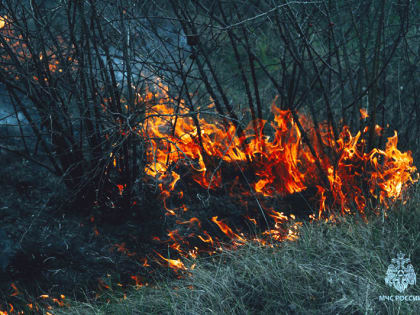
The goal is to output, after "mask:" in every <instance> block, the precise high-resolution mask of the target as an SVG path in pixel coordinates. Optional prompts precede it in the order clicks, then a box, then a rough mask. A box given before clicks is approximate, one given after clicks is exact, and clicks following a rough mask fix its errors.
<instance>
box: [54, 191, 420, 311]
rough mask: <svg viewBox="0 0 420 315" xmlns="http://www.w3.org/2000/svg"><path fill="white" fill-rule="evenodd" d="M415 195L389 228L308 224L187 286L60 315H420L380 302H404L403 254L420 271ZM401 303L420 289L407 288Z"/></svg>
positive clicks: (356, 222)
mask: <svg viewBox="0 0 420 315" xmlns="http://www.w3.org/2000/svg"><path fill="white" fill-rule="evenodd" d="M416 189H417V192H413V193H414V196H412V198H410V199H409V201H408V202H407V204H406V205H398V206H396V207H395V208H394V209H392V211H391V212H390V213H389V216H388V217H387V218H386V219H385V220H383V218H382V217H372V218H369V223H366V222H364V221H363V220H361V219H360V218H356V217H345V218H341V221H340V223H338V224H330V223H322V222H316V223H312V224H309V223H306V224H304V225H303V226H302V228H301V229H300V237H299V239H298V240H297V241H295V242H284V243H283V244H281V245H280V246H279V247H275V248H267V247H261V246H259V245H255V244H250V243H249V244H247V245H245V246H244V247H241V248H240V249H238V250H234V251H229V250H227V251H223V253H221V254H220V255H217V256H214V257H210V258H207V259H199V260H197V261H195V263H196V267H195V269H194V270H192V271H191V276H187V277H186V278H185V279H182V280H176V281H174V280H173V281H164V282H158V283H155V284H153V285H151V286H150V287H141V288H138V289H137V290H135V289H132V290H130V291H129V292H127V294H126V298H124V297H123V293H122V292H118V290H117V292H109V293H105V294H104V295H103V296H102V297H101V298H100V302H99V303H98V302H95V303H92V304H90V303H77V302H76V303H74V304H73V303H72V304H71V308H70V309H68V310H67V309H66V310H63V311H62V314H86V313H89V314H204V313H209V314H210V313H213V314H256V313H259V314H285V313H288V314H296V313H297V314H302V313H304V314H312V313H313V314H319V313H326V314H337V313H338V314H342V313H346V314H417V313H418V312H419V310H420V303H419V302H418V301H417V302H391V301H384V302H381V301H379V297H380V296H384V295H400V293H399V292H398V291H396V290H395V289H394V288H391V287H389V286H387V285H386V284H385V281H384V279H385V275H386V271H387V268H388V266H389V264H390V263H391V258H394V257H396V255H397V253H399V252H400V251H401V252H403V253H405V254H406V255H407V256H408V257H410V259H411V264H412V265H413V266H419V264H420V261H419V257H420V246H419V235H418V233H417V232H418V231H417V226H418V225H419V223H420V211H419V209H420V195H419V191H418V185H417V188H416ZM417 269H418V267H417ZM402 295H414V296H415V295H420V289H419V287H418V285H416V286H409V288H408V289H407V290H406V291H405V292H404V293H403V294H402ZM58 314H60V312H59V313H58Z"/></svg>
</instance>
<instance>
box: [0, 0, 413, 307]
mask: <svg viewBox="0 0 420 315" xmlns="http://www.w3.org/2000/svg"><path fill="white" fill-rule="evenodd" d="M419 17H420V7H419V5H418V4H417V3H416V1H409V0H398V1H386V0H375V1H371V0H365V1H359V0H357V1H356V0H355V1H339V0H336V1H332V0H321V1H265V0H264V1H240V0H235V1H223V0H208V1H188V0H170V1H140V0H117V1H115V0H105V1H95V0H76V1H73V0H72V1H71V0H61V1H46V0H43V1H40V0H39V1H38V0H31V1H29V0H25V1H17V0H4V1H1V2H0V156H1V159H2V166H3V167H2V169H1V170H0V186H1V187H2V192H3V195H4V197H3V198H2V200H1V201H0V220H1V223H0V292H1V297H2V301H4V303H3V304H0V309H1V310H3V309H5V310H9V312H10V313H12V311H10V307H11V306H12V307H13V305H15V306H19V308H20V309H22V310H26V311H39V310H40V309H41V308H42V307H45V306H46V305H47V304H48V303H49V304H53V305H55V306H63V305H64V304H66V303H65V302H64V301H65V298H63V297H61V298H60V299H58V296H60V294H63V295H70V296H71V297H74V298H78V299H90V298H92V297H95V296H96V297H98V296H99V295H101V294H103V292H104V291H107V290H109V289H110V288H114V289H115V288H116V286H117V287H119V288H123V289H126V288H127V286H128V285H135V286H137V287H138V288H139V287H142V286H144V285H145V284H146V283H154V282H157V281H161V280H162V279H165V278H168V277H169V278H174V277H178V278H179V277H188V275H189V274H190V272H193V271H192V270H193V268H194V267H193V266H195V264H194V259H197V257H198V256H204V257H211V256H213V255H215V254H216V253H218V252H219V251H222V247H224V245H226V246H227V247H228V248H234V249H235V248H238V247H242V246H244V244H245V243H249V242H257V243H259V244H260V245H262V246H266V247H273V246H274V247H276V246H281V245H279V244H281V241H284V240H287V241H289V240H296V239H298V238H299V235H298V230H299V228H300V227H301V226H302V225H305V224H306V222H309V221H311V222H312V221H316V220H319V221H329V222H334V223H335V222H340V221H341V220H342V216H345V215H353V216H356V217H360V218H362V219H363V220H365V221H369V219H370V218H371V217H374V216H376V215H381V216H382V217H383V218H385V217H387V216H388V210H389V209H392V208H393V207H395V204H402V203H405V202H406V200H407V198H408V196H410V195H413V192H412V191H411V190H410V187H411V186H412V184H414V183H415V182H416V181H417V180H418V173H417V169H416V167H415V166H414V165H415V164H416V163H415V162H418V161H419V158H420V151H419V150H418V147H419V145H420V143H419V139H420V104H419V98H418V93H419V91H418V87H419V86H420V76H419V63H420V48H419V47H420V18H419ZM396 131H397V132H396ZM397 145H398V148H397ZM410 150H411V151H410ZM416 200H417V199H416ZM413 208H415V207H414V206H413ZM302 222H303V223H302ZM308 233H309V232H308ZM408 239H409V237H408ZM225 243H226V244H225ZM273 244H276V245H273ZM391 250H393V249H391ZM407 250H410V249H409V248H407ZM416 250H417V253H418V249H416ZM243 251H245V250H242V251H241V252H243ZM250 251H253V249H250ZM383 251H385V250H384V249H383ZM413 251H414V249H413ZM382 254H383V255H385V254H384V253H382ZM250 255H251V254H250ZM250 257H252V256H250ZM276 257H277V256H276ZM181 258H182V259H187V260H188V262H189V263H190V264H188V263H186V262H185V263H184V261H183V260H181ZM276 259H277V258H276ZM314 259H315V258H314ZM227 260H229V258H228V259H227ZM162 267H163V268H162ZM210 269H211V268H210ZM244 281H245V280H244ZM245 282H246V281H245ZM188 285H190V284H188ZM241 285H244V286H246V284H244V283H242V284H241ZM78 287H81V288H82V289H78ZM257 287H258V286H257ZM254 288H255V287H254ZM258 290H259V289H258ZM297 291H299V290H297ZM182 292H183V291H182ZM301 293H302V292H300V291H299V294H301ZM41 294H48V295H49V297H48V298H45V299H42V298H41V299H39V298H34V297H37V296H40V295H41ZM258 294H261V292H259V293H258ZM338 295H339V293H337V296H338ZM51 296H54V297H56V300H52V299H51ZM253 298H255V297H253ZM253 298H250V300H253ZM9 302H10V304H9ZM247 303H248V302H247ZM249 303H250V304H252V303H254V302H252V303H251V302H249ZM282 303H283V302H282ZM284 303H285V305H286V304H287V302H284ZM319 303H321V304H322V303H323V302H319ZM210 304H211V303H210ZM321 304H320V305H321ZM337 305H338V306H337V310H341V311H343V310H347V311H348V310H352V311H356V312H357V311H360V310H361V309H363V306H360V305H358V306H354V305H353V306H351V305H350V304H348V305H347V304H345V303H342V304H340V303H338V304H337ZM346 305H347V306H346ZM349 305H350V306H349ZM137 306H138V305H137ZM213 306H214V305H213ZM213 306H209V308H211V307H213ZM321 306H322V305H321ZM133 307H134V306H133ZM241 307H242V306H241ZM243 307H247V306H246V305H244V306H243ZM259 307H260V309H255V310H254V311H258V310H260V311H262V308H263V305H260V306H259ZM273 307H274V306H273ZM276 307H277V306H276ZM287 307H289V308H291V309H288V311H290V312H294V311H296V310H297V309H299V307H300V306H296V305H294V304H293V303H289V304H288V306H287ZM369 307H371V308H372V309H375V306H369ZM251 309H252V308H251ZM152 311H156V309H154V310H152ZM167 311H168V312H171V311H170V310H167ZM172 311H177V310H176V308H174V309H172ZM220 311H221V312H222V310H220ZM237 311H238V312H239V313H240V312H242V311H244V309H237ZM271 311H273V310H270V312H271ZM301 311H302V310H301Z"/></svg>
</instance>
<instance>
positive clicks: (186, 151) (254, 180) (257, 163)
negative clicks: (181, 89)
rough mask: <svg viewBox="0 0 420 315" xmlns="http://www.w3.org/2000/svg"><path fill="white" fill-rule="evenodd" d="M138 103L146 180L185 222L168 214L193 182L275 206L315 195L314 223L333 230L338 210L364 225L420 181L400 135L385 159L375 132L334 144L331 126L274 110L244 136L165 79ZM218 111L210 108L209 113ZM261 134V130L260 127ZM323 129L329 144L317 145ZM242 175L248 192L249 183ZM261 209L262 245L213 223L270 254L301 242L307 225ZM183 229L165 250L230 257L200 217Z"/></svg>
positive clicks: (347, 134)
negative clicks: (370, 213)
mask: <svg viewBox="0 0 420 315" xmlns="http://www.w3.org/2000/svg"><path fill="white" fill-rule="evenodd" d="M152 90H153V91H152ZM137 97H138V99H137V104H142V106H144V107H145V108H146V115H145V118H144V122H143V123H141V124H140V128H136V132H137V133H138V135H139V136H141V137H143V138H144V139H145V141H146V143H147V152H146V156H147V163H146V166H145V168H144V172H145V173H146V175H147V176H148V177H149V179H151V180H152V182H155V183H156V185H157V187H159V189H160V191H161V196H162V199H163V203H164V206H165V208H166V210H167V214H169V215H172V216H176V217H183V216H184V215H185V213H186V211H187V208H186V206H185V205H184V204H183V205H182V206H181V207H176V208H173V207H172V208H170V207H168V206H169V205H170V204H171V203H170V202H168V200H169V199H170V198H171V197H173V196H177V198H178V199H182V198H183V196H184V195H185V194H184V193H183V192H182V191H181V189H180V187H179V186H178V183H179V182H180V181H183V186H184V187H185V185H188V181H190V182H195V183H198V184H199V185H200V186H201V187H202V188H203V189H205V190H206V191H207V192H208V191H210V190H214V191H217V190H223V189H226V186H227V185H228V184H231V185H230V188H229V189H228V191H230V193H231V194H232V196H234V195H242V196H245V197H246V196H253V195H255V196H256V198H263V199H267V200H270V198H271V199H274V198H279V197H280V198H285V197H287V196H290V195H293V194H301V193H303V192H304V191H306V190H307V189H309V188H312V189H314V191H315V195H314V200H311V201H310V202H311V203H312V204H313V205H314V206H317V208H318V210H317V211H316V210H312V207H310V206H309V208H310V210H311V211H312V212H314V213H312V214H310V215H309V218H310V219H311V220H313V219H320V220H325V221H331V220H335V216H336V214H337V210H338V212H340V213H341V214H349V213H354V212H355V211H358V212H359V213H360V214H361V215H362V216H363V217H365V211H366V208H367V204H368V200H369V199H372V198H374V199H375V198H376V199H377V201H378V205H381V206H382V207H384V208H388V207H389V206H390V204H391V203H392V202H395V201H396V200H398V199H400V198H401V196H402V194H403V192H404V191H406V190H407V188H408V187H409V186H410V185H411V184H413V183H414V182H416V181H417V180H418V179H417V178H416V175H415V174H416V172H417V169H416V167H415V166H414V165H413V158H412V155H411V152H410V151H408V152H401V151H400V150H398V148H397V143H398V137H397V133H396V132H395V133H394V136H392V137H389V138H388V141H387V143H386V146H385V149H384V150H381V149H373V150H371V151H370V152H368V151H367V150H366V143H365V142H366V140H365V136H366V135H367V131H368V127H365V128H364V130H363V132H357V133H356V134H355V135H353V134H352V133H351V131H350V128H349V127H347V126H343V127H342V131H341V132H340V133H339V134H338V135H337V136H334V134H333V132H332V130H331V128H330V127H328V125H326V124H320V125H319V126H314V124H313V122H311V120H310V119H309V118H307V117H305V116H304V115H303V114H302V113H297V114H296V113H295V114H293V113H292V112H291V111H290V110H281V109H279V108H278V107H277V106H276V104H275V101H274V102H273V104H272V106H271V111H272V113H273V115H274V118H273V119H272V121H271V122H269V121H266V120H262V121H257V124H253V123H252V122H251V123H250V124H249V125H248V127H247V128H244V131H243V132H242V133H241V134H239V132H238V130H237V128H236V127H235V126H234V124H230V123H226V122H220V121H218V120H214V119H208V118H207V119H205V118H203V117H201V115H200V114H198V112H199V111H198V110H193V109H192V108H191V107H189V106H188V105H187V103H186V102H185V101H184V100H183V99H180V98H174V97H171V96H170V93H169V88H168V87H167V86H166V85H164V84H163V83H162V81H161V80H160V79H157V80H156V82H155V85H154V86H153V88H150V89H147V90H146V92H145V93H143V94H141V93H137ZM210 108H212V104H210V106H208V108H207V109H210ZM206 112H207V111H206ZM360 113H361V116H362V118H363V119H366V118H367V117H368V114H367V112H366V111H365V110H363V109H362V110H360ZM296 119H299V122H298V121H296ZM299 123H300V125H301V126H303V129H302V128H300V127H299ZM255 125H256V126H259V127H258V128H255ZM267 129H269V130H271V132H270V134H268V133H267V134H264V132H263V131H264V130H267ZM316 129H318V130H319V133H320V135H321V137H318V136H317V134H316V132H315V130H316ZM303 132H305V133H306V137H307V138H308V140H309V143H311V145H312V146H313V150H312V151H311V150H310V148H309V146H308V145H307V144H306V143H305V142H304V141H303V140H304V139H303V138H304V136H303ZM375 133H376V134H377V135H381V134H383V133H384V130H383V128H381V127H380V126H375ZM320 141H321V142H320ZM325 152H329V154H326V153H325ZM317 162H318V163H317ZM232 170H237V172H238V174H237V176H236V177H234V178H235V179H234V180H233V179H232V177H231V176H232V175H229V176H230V177H229V179H228V180H229V181H230V182H225V180H224V178H225V173H229V172H232ZM249 174H252V175H249ZM241 176H242V177H243V178H244V180H243V181H242V182H244V183H247V185H245V184H241V180H240V177H241ZM232 183H233V184H232ZM225 191H226V190H225ZM197 196H198V197H199V199H200V200H201V201H202V202H203V204H206V203H208V199H206V198H205V197H202V196H201V195H200V194H197ZM245 204H246V201H244V205H245ZM260 208H261V209H260V210H261V211H262V212H264V213H265V214H264V215H266V217H267V218H269V219H271V220H272V222H273V223H272V224H271V226H267V228H266V230H265V231H264V232H263V233H262V234H261V236H262V238H261V237H254V238H252V237H248V236H245V235H243V233H240V232H238V231H235V230H234V229H232V227H230V226H229V225H228V223H226V222H224V221H225V220H220V219H219V218H218V216H212V217H211V219H210V222H212V223H213V224H215V225H216V226H217V228H218V229H219V231H221V232H222V233H223V234H224V235H225V236H227V237H228V238H229V239H231V241H232V243H233V245H234V246H240V245H242V244H244V243H246V242H248V241H257V242H259V243H260V244H263V245H267V246H272V245H271V240H276V241H283V240H291V241H293V240H296V239H297V238H298V235H299V233H298V232H299V227H300V226H301V225H302V222H299V221H295V217H294V216H293V215H289V216H286V215H285V214H284V213H283V212H282V211H275V210H273V209H271V208H270V206H260ZM315 208H316V207H314V209H315ZM295 210H299V209H295ZM315 211H316V213H315ZM243 217H244V219H246V220H247V221H248V222H251V223H253V224H255V225H257V222H258V221H257V220H256V218H254V217H250V216H249V213H244V216H243ZM265 220H266V222H267V224H268V221H267V219H265ZM176 223H177V224H179V225H180V226H182V227H183V232H182V233H181V230H174V231H170V232H169V233H168V240H167V241H162V242H167V243H168V244H169V245H168V246H169V248H171V249H173V250H174V251H176V252H177V253H178V254H179V255H180V256H182V257H191V258H195V257H196V255H197V253H198V252H200V251H201V252H206V253H207V254H210V255H211V254H213V253H215V251H216V250H218V249H220V248H222V245H221V241H220V239H219V238H218V237H217V236H213V235H210V233H209V232H207V231H206V230H204V229H203V226H202V222H201V221H200V220H199V219H198V218H196V217H191V218H189V219H178V220H176ZM185 229H188V231H190V232H187V231H185ZM192 230H194V231H196V232H191V231H192ZM188 233H189V234H188ZM193 239H195V240H197V241H199V242H200V243H201V246H203V247H202V248H197V247H193V249H191V247H192V244H193V243H194V244H195V241H193ZM158 256H159V257H160V258H161V259H163V260H164V261H165V262H167V263H168V265H169V267H170V268H172V269H174V270H186V267H185V266H184V265H183V263H182V262H181V261H180V260H174V259H167V258H164V257H163V256H162V255H160V254H158Z"/></svg>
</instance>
